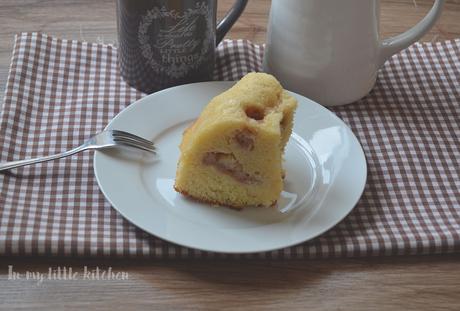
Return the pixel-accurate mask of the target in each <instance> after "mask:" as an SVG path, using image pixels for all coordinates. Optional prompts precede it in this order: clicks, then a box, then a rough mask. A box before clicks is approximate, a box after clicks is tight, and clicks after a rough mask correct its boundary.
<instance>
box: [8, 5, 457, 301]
mask: <svg viewBox="0 0 460 311" xmlns="http://www.w3.org/2000/svg"><path fill="white" fill-rule="evenodd" d="M363 1H364V0H363ZM114 2H115V1H114V0H97V1H94V0H48V1H44V0H43V1H38V0H21V1H18V0H2V1H1V2H0V21H1V28H0V91H1V92H3V89H4V84H5V81H6V77H7V71H8V66H9V59H10V53H11V49H12V38H13V34H14V33H17V32H21V31H42V32H46V33H49V34H52V35H57V36H61V37H65V38H74V39H80V40H87V41H96V42H105V43H112V42H115V40H116V23H115V4H114ZM231 3H232V1H230V0H225V1H219V5H220V9H219V16H222V14H223V12H224V11H225V10H226V9H227V8H228V7H229V6H230V5H231ZM431 4H432V1H428V0H423V1H422V0H382V4H381V6H382V17H381V20H382V23H381V24H382V27H381V29H382V36H383V37H387V36H390V35H395V34H398V33H401V32H402V31H404V30H406V29H408V28H409V27H410V26H412V25H414V24H415V23H416V22H417V21H418V20H419V19H420V18H421V17H422V16H423V15H424V14H425V13H426V12H427V11H428V9H429V7H430V6H431ZM269 5H270V1H267V0H251V1H249V5H248V7H247V9H246V11H245V13H244V14H243V16H242V17H241V19H240V20H239V21H238V22H237V24H236V25H235V26H234V27H233V29H232V31H231V32H230V33H229V35H228V37H229V38H246V39H250V40H252V41H255V42H258V43H261V42H264V40H265V31H266V23H267V16H268V14H267V13H268V10H269ZM458 37H460V0H447V5H446V7H445V10H444V14H443V16H442V18H441V20H440V21H439V22H438V24H437V25H436V26H435V27H434V29H433V30H432V31H430V33H429V34H427V35H426V36H425V37H424V38H423V40H427V41H432V40H445V39H452V38H458ZM0 208H1V207H0ZM9 266H11V269H12V270H13V272H16V273H19V275H20V276H22V279H16V280H11V279H10V280H9V279H8V277H9V271H8V270H9ZM85 266H86V267H87V268H88V269H89V270H94V269H96V268H97V267H98V268H99V269H101V270H100V272H102V270H105V271H106V272H107V271H108V269H109V268H110V267H111V269H112V271H114V272H120V273H119V274H118V277H119V278H122V276H125V277H127V279H126V278H125V279H118V280H115V279H114V280H102V279H99V280H97V279H92V280H84V279H82V278H81V276H82V274H83V272H84V267H85ZM58 267H60V268H61V269H64V268H66V269H68V268H70V267H71V268H72V269H73V271H74V272H78V273H79V274H80V275H79V276H80V277H79V279H77V280H69V279H67V280H62V278H63V274H62V271H61V280H48V279H45V280H44V281H43V282H42V283H40V282H39V281H33V280H27V279H24V278H25V277H26V272H27V271H28V272H41V273H45V274H46V275H45V274H44V276H47V273H48V272H49V268H51V269H54V270H55V269H57V268H58ZM54 273H55V272H54ZM121 273H127V275H126V274H121ZM52 274H53V272H52ZM36 275H38V274H36ZM54 275H56V278H58V276H57V274H56V273H55V274H54ZM0 288H1V290H0V309H7V310H13V309H26V308H34V309H44V310H52V309H56V308H60V309H63V308H65V309H68V308H70V309H77V308H88V307H91V308H95V309H114V310H115V309H128V310H134V309H146V308H150V309H155V310H157V309H168V310H169V309H217V308H222V309H236V308H238V309H273V310H279V309H280V308H283V307H284V306H285V307H289V308H294V309H310V310H323V309H325V310H339V309H340V310H378V309H385V310H388V309H390V310H393V309H404V310H422V309H425V310H433V309H444V310H447V309H451V310H459V309H460V255H438V256H434V255H431V256H415V257H387V258H367V259H333V260H302V261H260V260H259V261H257V260H252V261H210V260H207V261H198V260H194V261H180V260H177V261H168V262H164V261H146V260H127V259H125V260H119V259H111V260H107V259H105V260H96V259H75V258H0Z"/></svg>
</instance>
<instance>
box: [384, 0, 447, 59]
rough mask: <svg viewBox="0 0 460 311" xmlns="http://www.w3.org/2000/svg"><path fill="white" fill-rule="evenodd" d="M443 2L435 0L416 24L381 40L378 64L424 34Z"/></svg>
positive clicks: (431, 24) (437, 16)
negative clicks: (396, 34)
mask: <svg viewBox="0 0 460 311" xmlns="http://www.w3.org/2000/svg"><path fill="white" fill-rule="evenodd" d="M444 2H445V1H444V0H436V1H435V2H434V5H433V7H432V8H431V10H430V11H429V12H428V14H427V15H426V16H425V17H424V18H423V19H422V20H421V21H420V22H419V23H418V24H417V25H415V26H414V27H412V28H411V29H409V30H408V31H406V32H404V33H402V34H400V35H398V36H395V37H392V38H388V39H385V40H383V41H382V42H381V43H380V56H379V66H382V65H383V63H385V61H387V60H388V59H389V58H390V57H391V56H393V55H394V54H396V53H398V52H399V51H401V50H402V49H405V48H407V47H408V46H409V45H411V44H412V43H414V42H415V41H417V40H418V39H420V38H421V37H422V36H423V35H424V34H426V33H427V32H428V30H430V29H431V27H433V25H434V23H435V22H436V20H437V19H438V18H439V16H440V15H441V11H442V7H443V5H444Z"/></svg>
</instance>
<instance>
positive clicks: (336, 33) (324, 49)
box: [264, 0, 444, 106]
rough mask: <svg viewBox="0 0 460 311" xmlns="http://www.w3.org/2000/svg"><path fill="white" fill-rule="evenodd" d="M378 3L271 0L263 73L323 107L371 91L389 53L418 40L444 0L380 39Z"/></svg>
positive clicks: (325, 0) (362, 0) (375, 1)
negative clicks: (393, 34)
mask: <svg viewBox="0 0 460 311" xmlns="http://www.w3.org/2000/svg"><path fill="white" fill-rule="evenodd" d="M379 4H380V1H379V0H287V1H286V0H272V6H271V10H270V18H269V25H268V33H267V45H266V50H265V56H264V71H266V72H269V73H272V74H273V75H275V76H276V77H277V78H278V79H279V80H280V81H281V83H282V84H283V86H284V87H285V88H286V89H288V90H291V91H294V92H297V93H299V94H302V95H305V96H306V97H309V98H311V99H313V100H315V101H317V102H318V103H320V104H322V105H324V106H335V105H342V104H348V103H352V102H354V101H356V100H358V99H360V98H361V97H363V96H365V95H366V94H367V93H368V92H369V91H370V90H371V89H372V87H373V86H374V84H375V80H376V77H377V71H378V69H379V68H380V66H381V65H382V64H383V63H384V62H385V61H386V60H387V59H388V58H390V57H391V56H392V55H393V54H395V53H397V52H399V51H400V50H402V49H404V48H406V47H408V46H409V45H410V44H412V43H414V42H415V41H417V40H418V39H419V38H420V37H422V36H423V35H424V34H425V33H426V32H427V31H428V30H429V29H430V28H431V27H432V26H433V24H434V23H435V22H436V20H437V19H438V17H439V15H440V13H441V10H442V6H443V4H444V0H436V1H435V3H434V6H433V8H432V9H431V11H430V12H429V13H428V14H427V16H425V18H424V19H423V20H422V21H420V22H419V23H418V24H417V25H416V26H415V27H413V28H412V29H410V30H408V31H407V32H405V33H403V34H401V35H398V36H396V37H393V38H389V39H385V40H383V41H381V40H380V39H379V15H380V14H379V11H380V10H379Z"/></svg>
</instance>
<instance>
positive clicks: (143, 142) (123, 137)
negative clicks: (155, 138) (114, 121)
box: [112, 130, 155, 153]
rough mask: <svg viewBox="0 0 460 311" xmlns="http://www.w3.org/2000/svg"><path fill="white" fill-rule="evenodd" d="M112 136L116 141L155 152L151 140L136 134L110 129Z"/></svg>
mask: <svg viewBox="0 0 460 311" xmlns="http://www.w3.org/2000/svg"><path fill="white" fill-rule="evenodd" d="M112 137H113V140H114V141H115V142H117V143H121V144H125V145H127V146H131V147H135V148H139V149H142V150H145V151H148V152H152V153H155V145H154V144H153V142H151V141H150V140H147V139H145V138H142V137H139V136H137V135H134V134H131V133H128V132H125V131H120V130H112Z"/></svg>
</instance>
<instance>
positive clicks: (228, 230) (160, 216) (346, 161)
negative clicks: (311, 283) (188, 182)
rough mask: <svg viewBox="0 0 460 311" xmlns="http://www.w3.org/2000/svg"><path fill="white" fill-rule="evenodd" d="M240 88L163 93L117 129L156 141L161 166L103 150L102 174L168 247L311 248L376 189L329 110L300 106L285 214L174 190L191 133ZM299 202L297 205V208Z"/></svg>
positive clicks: (112, 196)
mask: <svg viewBox="0 0 460 311" xmlns="http://www.w3.org/2000/svg"><path fill="white" fill-rule="evenodd" d="M231 85H232V82H204V83H195V84H189V85H183V86H178V87H174V88H170V89H167V90H163V91H160V92H157V93H154V94H151V95H149V96H146V97H144V98H142V99H140V100H139V101H137V102H135V103H133V104H131V105H130V106H129V107H127V108H126V109H125V110H123V111H122V112H120V113H119V114H118V115H117V116H116V117H115V118H114V119H113V120H112V121H111V122H110V124H109V125H108V126H107V129H120V130H126V131H129V132H132V133H134V134H138V135H140V136H143V137H146V138H149V139H153V140H154V141H155V144H156V146H157V147H158V150H159V152H160V159H159V160H152V159H151V157H149V156H148V155H139V154H138V153H129V154H128V153H126V152H120V151H110V152H96V154H95V157H94V171H95V174H96V178H97V181H98V183H99V187H100V188H101V190H102V192H103V193H104V195H105V197H106V198H107V199H108V200H109V201H110V203H111V204H112V206H113V207H114V208H115V209H116V210H117V211H118V212H119V213H120V214H121V215H123V216H124V217H125V218H126V219H127V220H129V221H130V222H131V223H133V224H134V225H136V226H138V227H139V228H141V229H143V230H145V231H147V232H149V233H151V234H153V235H156V236H157V237H160V238H162V239H164V240H167V241H170V242H173V243H177V244H180V245H183V246H187V247H192V248H197V249H200V250H205V251H215V252H225V253H250V252H261V251H270V250H275V249H279V248H283V247H287V246H291V245H295V244H298V243H300V242H304V241H307V240H310V239H312V238H314V237H316V236H318V235H320V234H321V233H323V232H325V231H326V230H328V229H330V228H332V227H333V226H334V225H335V224H337V223H338V222H339V221H340V220H342V219H343V218H344V217H345V216H346V215H347V214H348V213H349V212H350V211H351V210H352V209H353V207H354V205H355V204H356V202H357V201H358V199H359V197H360V196H361V194H362V191H363V189H364V185H365V182H366V174H367V171H366V170H367V168H366V160H365V157H364V153H363V150H362V148H361V146H360V144H359V142H358V140H357V139H356V137H355V136H354V135H353V133H352V132H351V131H350V129H349V128H348V127H347V126H346V125H345V124H344V123H343V122H342V121H341V120H340V119H339V118H337V117H336V116H335V115H334V114H333V113H331V112H330V111H329V110H327V109H326V108H324V107H322V106H321V105H319V104H317V103H315V102H313V101H311V100H309V99H307V98H305V97H303V96H300V95H297V94H294V93H292V95H294V96H295V97H296V98H297V100H298V101H299V107H298V109H297V112H296V116H295V123H294V133H293V135H292V137H291V139H290V141H289V143H288V145H287V148H286V154H285V160H286V161H285V169H286V180H285V192H284V193H283V197H282V199H281V200H280V209H281V210H282V209H286V208H287V209H288V212H285V213H283V212H280V211H279V210H278V209H274V208H273V209H270V208H247V209H244V210H243V211H237V210H233V209H229V208H224V207H213V206H209V205H206V204H201V203H197V202H194V201H191V200H189V199H186V198H185V197H183V196H182V195H180V194H178V193H176V192H175V191H174V189H173V183H174V176H175V173H176V164H177V160H178V157H179V149H178V145H179V143H180V140H181V137H182V131H183V130H184V129H185V127H186V126H187V125H188V124H189V123H190V122H192V121H193V119H195V118H196V117H197V116H198V115H199V114H200V112H201V110H202V109H203V107H204V106H205V105H206V104H207V103H208V102H209V100H210V99H211V98H212V97H214V96H215V95H217V94H219V93H221V92H223V91H225V90H226V89H228V88H229V87H230V86H231ZM292 203H293V204H292Z"/></svg>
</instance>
